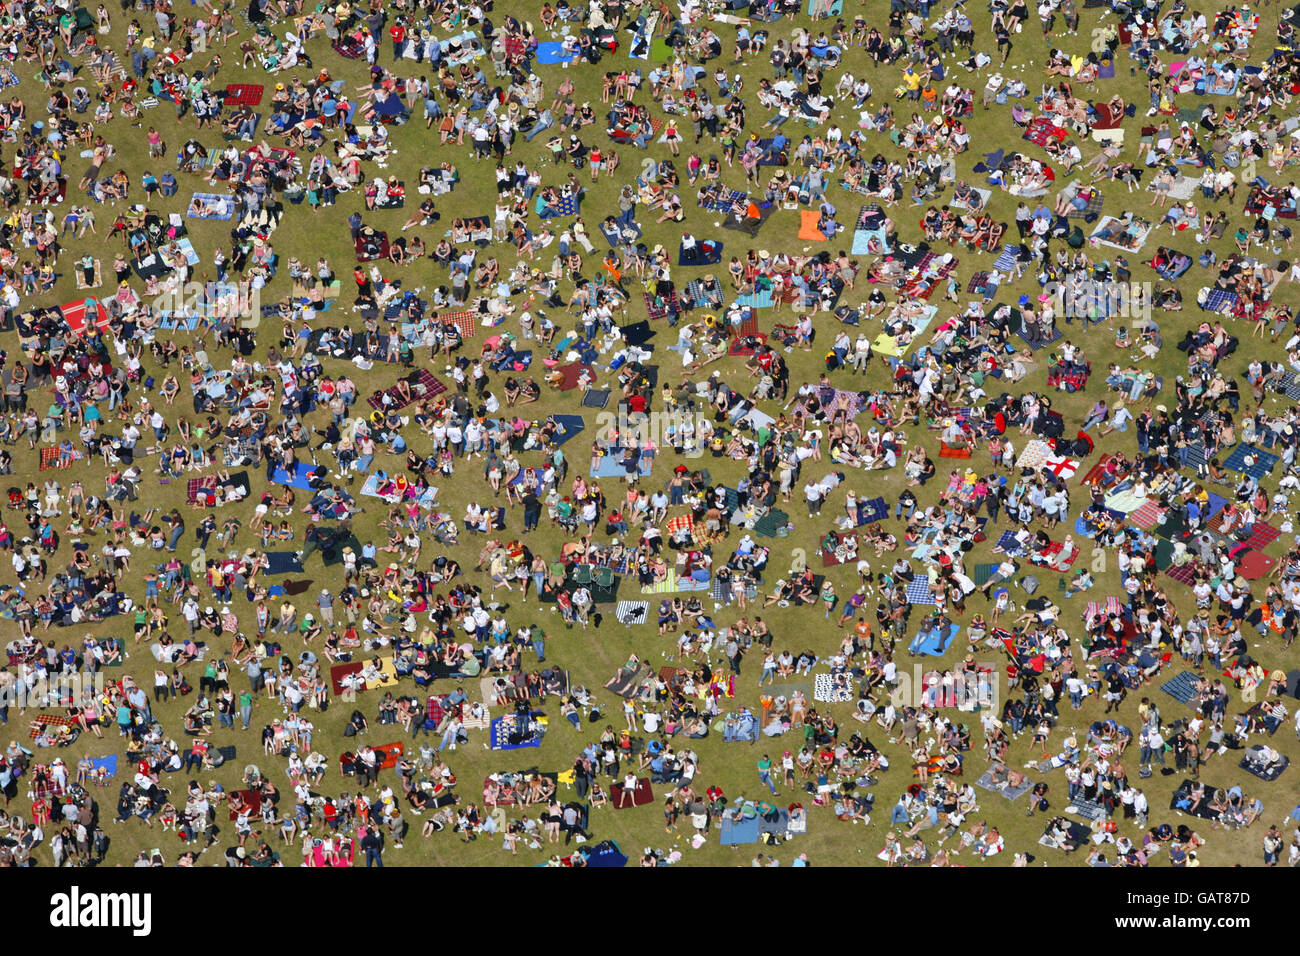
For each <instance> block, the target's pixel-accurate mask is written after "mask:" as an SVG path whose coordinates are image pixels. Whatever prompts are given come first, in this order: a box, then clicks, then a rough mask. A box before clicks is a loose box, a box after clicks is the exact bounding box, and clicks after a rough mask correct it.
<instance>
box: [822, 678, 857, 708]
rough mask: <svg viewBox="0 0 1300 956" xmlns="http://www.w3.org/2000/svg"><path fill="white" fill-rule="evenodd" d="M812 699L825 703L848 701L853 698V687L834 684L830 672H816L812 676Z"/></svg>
mask: <svg viewBox="0 0 1300 956" xmlns="http://www.w3.org/2000/svg"><path fill="white" fill-rule="evenodd" d="M813 699H814V700H819V701H821V702H822V703H827V704H844V703H848V702H849V701H851V700H853V688H852V687H851V686H849V685H847V684H836V682H835V678H833V677H832V676H831V675H830V674H817V675H815V676H814V677H813Z"/></svg>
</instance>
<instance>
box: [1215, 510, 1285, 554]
mask: <svg viewBox="0 0 1300 956" xmlns="http://www.w3.org/2000/svg"><path fill="white" fill-rule="evenodd" d="M1223 518H1224V513H1223V512H1222V511H1220V512H1219V513H1218V514H1216V515H1215V516H1214V517H1213V518H1211V519H1210V520H1209V521H1208V522H1207V524H1208V526H1209V527H1210V529H1211V530H1212V531H1218V532H1219V533H1220V534H1222V533H1223ZM1230 533H1231V532H1230ZM1281 534H1282V533H1281V532H1280V531H1278V530H1277V528H1274V527H1273V526H1272V525H1271V524H1269V523H1268V522H1267V521H1256V522H1255V524H1254V526H1253V527H1252V528H1251V534H1250V537H1249V538H1247V539H1246V540H1245V541H1244V542H1242V543H1243V544H1245V545H1246V547H1248V548H1254V549H1255V550H1257V551H1258V550H1263V549H1264V548H1267V547H1268V546H1269V545H1270V544H1272V543H1273V542H1274V541H1276V540H1277V539H1278V538H1279V537H1280V536H1281Z"/></svg>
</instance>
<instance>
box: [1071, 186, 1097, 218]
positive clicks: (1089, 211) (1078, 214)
mask: <svg viewBox="0 0 1300 956" xmlns="http://www.w3.org/2000/svg"><path fill="white" fill-rule="evenodd" d="M1104 199H1105V197H1104V196H1102V194H1101V190H1100V189H1094V190H1093V191H1092V192H1091V193H1089V194H1088V205H1087V206H1086V207H1085V208H1083V209H1075V208H1074V207H1073V206H1071V207H1070V210H1069V212H1067V213H1066V214H1065V218H1067V219H1086V218H1087V217H1088V216H1093V215H1096V216H1100V215H1101V207H1102V203H1103V201H1104Z"/></svg>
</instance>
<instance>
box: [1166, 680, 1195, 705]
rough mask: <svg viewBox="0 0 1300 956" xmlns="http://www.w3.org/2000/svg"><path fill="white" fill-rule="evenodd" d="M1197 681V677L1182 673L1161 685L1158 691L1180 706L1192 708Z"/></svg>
mask: <svg viewBox="0 0 1300 956" xmlns="http://www.w3.org/2000/svg"><path fill="white" fill-rule="evenodd" d="M1197 680H1198V678H1197V676H1196V675H1195V674H1193V673H1192V672H1191V671H1183V672H1182V673H1180V674H1175V675H1174V676H1173V677H1171V678H1169V680H1167V681H1165V682H1164V683H1163V684H1161V685H1160V689H1161V690H1162V691H1164V692H1165V693H1166V694H1168V695H1169V696H1170V697H1172V698H1173V699H1174V700H1176V701H1178V702H1179V703H1180V704H1187V705H1188V706H1189V707H1193V708H1194V707H1195V706H1196V704H1195V703H1194V702H1195V700H1196V682H1197Z"/></svg>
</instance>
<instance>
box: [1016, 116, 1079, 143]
mask: <svg viewBox="0 0 1300 956" xmlns="http://www.w3.org/2000/svg"><path fill="white" fill-rule="evenodd" d="M1067 135H1068V133H1067V131H1066V130H1065V129H1064V128H1063V127H1060V126H1057V125H1056V124H1055V123H1053V122H1052V121H1051V120H1050V119H1048V118H1047V117H1046V116H1039V117H1037V118H1036V119H1035V120H1033V121H1032V122H1031V123H1030V124H1029V126H1028V128H1026V129H1025V139H1027V140H1029V141H1030V142H1031V143H1033V144H1034V145H1036V146H1044V147H1045V146H1046V145H1047V144H1048V143H1049V142H1051V141H1052V140H1057V141H1058V142H1059V141H1060V140H1063V139H1065V137H1066V136H1067Z"/></svg>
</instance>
